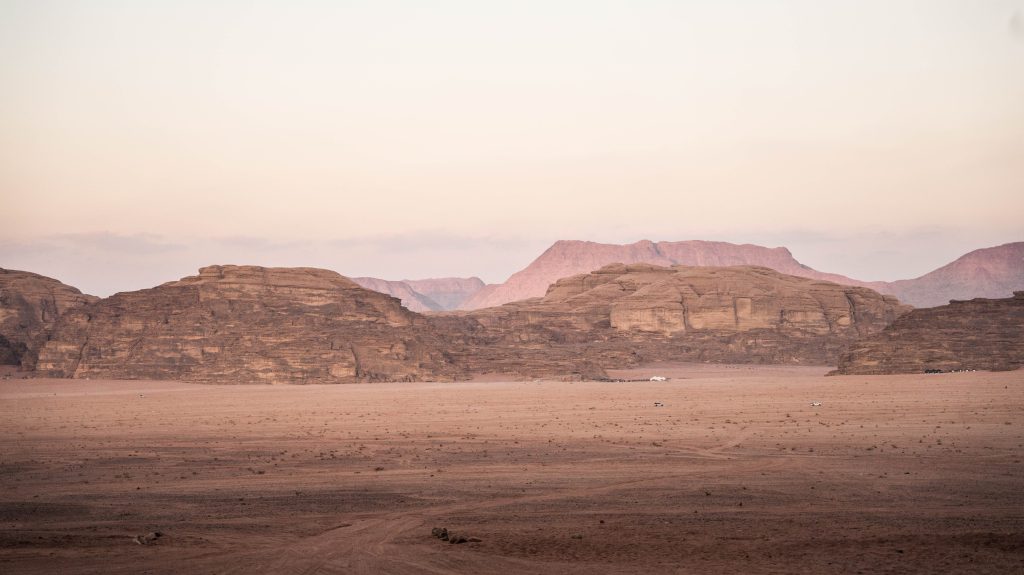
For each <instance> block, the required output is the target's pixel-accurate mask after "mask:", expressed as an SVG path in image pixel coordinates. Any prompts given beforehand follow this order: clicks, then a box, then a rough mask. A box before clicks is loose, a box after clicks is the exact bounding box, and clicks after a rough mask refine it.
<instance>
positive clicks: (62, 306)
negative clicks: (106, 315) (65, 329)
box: [0, 268, 98, 369]
mask: <svg viewBox="0 0 1024 575" xmlns="http://www.w3.org/2000/svg"><path fill="white" fill-rule="evenodd" d="M97 299H98V298H96V297H94V296H90V295H83V294H82V292H80V291H78V290H77V289H75V288H73V287H71V286H69V285H65V284H63V283H61V282H59V281H57V280H55V279H52V278H48V277H45V276H41V275H38V274H34V273H29V272H22V271H16V270H5V269H3V268H0V364H2V365H21V366H22V367H23V368H24V369H33V368H34V367H35V355H36V351H37V350H38V348H39V346H41V345H42V343H43V341H45V339H46V336H47V334H48V333H49V331H50V329H51V328H52V327H53V325H54V323H56V321H57V319H58V318H59V317H60V316H61V315H62V314H63V313H64V312H66V311H68V310H70V309H75V308H77V307H81V306H84V305H86V304H88V303H90V302H93V301H96V300H97Z"/></svg>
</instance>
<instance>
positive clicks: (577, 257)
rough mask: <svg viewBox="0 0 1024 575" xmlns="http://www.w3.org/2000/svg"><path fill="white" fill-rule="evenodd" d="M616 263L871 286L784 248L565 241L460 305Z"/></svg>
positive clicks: (513, 294) (506, 298) (508, 297)
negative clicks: (757, 271) (745, 270)
mask: <svg viewBox="0 0 1024 575" xmlns="http://www.w3.org/2000/svg"><path fill="white" fill-rule="evenodd" d="M613 263H623V264H634V263H647V264H654V265H659V266H672V265H687V266H742V265H749V266H763V267H766V268H770V269H773V270H775V271H778V272H781V273H784V274H789V275H795V276H800V277H807V278H812V279H818V280H825V281H832V282H835V283H839V284H843V285H860V286H865V287H871V284H869V283H867V282H860V281H857V280H854V279H851V278H848V277H845V276H841V275H837V274H828V273H823V272H819V271H816V270H813V269H811V268H809V267H807V266H805V265H803V264H801V263H800V262H798V261H796V259H794V258H793V254H791V253H790V252H789V250H787V249H786V248H766V247H762V246H755V245H751V244H743V245H738V244H731V243H727V242H705V241H683V242H651V241H648V240H644V241H640V242H636V243H634V244H628V245H615V244H599V243H595V242H582V241H574V240H573V241H569V240H562V241H558V242H555V244H554V245H552V246H551V247H550V248H548V249H547V251H545V252H544V253H543V254H541V255H540V257H538V258H537V259H536V260H534V261H533V262H532V263H531V264H530V265H528V266H527V267H526V268H524V269H523V270H521V271H518V272H516V273H514V274H512V276H511V277H509V279H508V281H506V282H505V283H503V284H492V285H488V286H486V287H485V288H484V289H482V290H480V291H479V292H477V293H476V295H474V296H473V297H471V298H469V299H468V300H467V301H466V302H465V303H463V305H462V309H467V310H472V309H480V308H485V307H493V306H496V305H502V304H505V303H508V302H512V301H517V300H521V299H527V298H531V297H539V296H542V295H544V293H545V291H546V290H547V287H548V286H549V285H551V284H552V283H554V282H556V281H558V280H559V279H561V278H564V277H569V276H571V275H576V274H581V273H587V272H590V271H593V270H596V269H599V268H601V267H602V266H606V265H608V264H613Z"/></svg>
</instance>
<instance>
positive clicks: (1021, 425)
mask: <svg viewBox="0 0 1024 575" xmlns="http://www.w3.org/2000/svg"><path fill="white" fill-rule="evenodd" d="M825 371H826V370H825V368H779V367H760V368H751V367H727V366H725V367H708V366H676V367H671V368H670V367H661V368H657V369H647V370H642V371H639V372H631V373H621V374H616V375H619V376H625V377H638V376H650V375H655V374H658V375H668V376H671V377H672V378H673V379H672V380H670V381H668V382H664V383H653V382H634V383H559V382H539V383H535V382H525V383H522V382H521V383H501V382H476V383H458V384H430V383H419V384H376V385H350V386H323V387H235V386H196V385H188V384H182V383H175V382H136V381H132V382H111V381H59V380H58V381H55V380H10V381H2V382H0V416H2V419H0V485H2V492H0V572H4V573H55V572H61V573H94V572H103V573H186V572H187V573H238V574H242V573H246V574H250V573H500V574H503V575H507V574H509V573H651V572H669V573H709V572H735V573H795V572H806V573H857V572H863V573H886V572H890V573H907V572H919V573H949V572H972V573H974V572H977V573H985V572H988V573H1010V572H1022V571H1024V465H1022V463H1021V459H1022V456H1024V447H1022V446H1024V372H1019V371H1018V372H1011V373H996V374H993V373H980V372H979V373H964V374H942V375H929V376H924V375H921V376H889V377H864V376H850V377H828V378H826V377H822V374H823V373H824V372H825ZM812 401H821V402H822V405H821V406H820V407H812V406H811V405H810V404H811V402H812ZM655 402H662V403H664V406H663V407H655V405H654V403H655ZM434 526H440V527H447V528H449V529H450V530H452V531H455V532H458V533H461V534H465V535H467V536H475V537H479V538H480V539H482V541H481V542H479V543H466V544H462V545H449V544H447V543H444V542H441V541H439V540H437V539H434V538H432V537H431V536H430V529H431V527H434ZM151 531H161V532H163V533H164V534H165V535H164V536H163V537H161V538H160V539H159V540H157V541H156V542H155V543H154V544H152V545H145V546H142V545H137V544H135V543H133V542H132V541H131V537H132V536H135V535H139V534H145V533H147V532H151Z"/></svg>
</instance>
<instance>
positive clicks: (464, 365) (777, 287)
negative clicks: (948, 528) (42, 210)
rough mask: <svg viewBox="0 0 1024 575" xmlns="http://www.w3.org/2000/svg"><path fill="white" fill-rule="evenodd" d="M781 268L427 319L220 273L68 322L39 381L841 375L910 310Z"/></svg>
mask: <svg viewBox="0 0 1024 575" xmlns="http://www.w3.org/2000/svg"><path fill="white" fill-rule="evenodd" d="M905 310H906V306H902V305H900V304H899V303H898V302H896V300H895V299H893V298H891V297H884V296H881V295H879V294H877V293H875V292H872V291H871V290H868V289H865V288H856V287H843V286H839V285H836V284H832V283H828V282H820V281H816V280H809V279H804V278H797V277H793V276H786V275H783V274H779V273H778V272H775V271H772V270H769V269H767V268H756V267H731V268H691V267H685V266H675V267H672V268H664V267H659V266H652V265H647V264H636V265H629V266H627V265H622V264H616V265H611V266H607V267H605V268H602V269H601V270H598V271H597V272H594V273H590V274H582V275H578V276H573V277H570V278H566V279H564V280H561V281H559V282H557V283H555V284H554V285H552V286H551V287H550V289H549V290H548V293H547V294H546V295H545V296H544V297H543V298H535V299H532V300H526V301H520V302H515V303H511V304H508V305H505V306H501V307H496V308H488V309H483V310H477V311H474V312H446V313H440V314H434V315H431V316H422V315H419V314H416V313H414V312H411V311H409V310H407V309H406V308H404V307H402V306H401V305H400V304H399V301H398V300H397V299H395V298H393V297H390V296H386V295H383V294H380V293H377V292H374V291H371V290H367V289H363V288H361V287H359V286H358V285H357V284H355V283H354V282H352V281H350V280H348V279H346V278H343V277H342V276H339V275H338V274H336V273H334V272H329V271H326V270H316V269H308V268H260V267H252V266H243V267H237V266H211V267H207V268H203V269H202V270H200V273H199V275H197V276H192V277H187V278H184V279H182V280H179V281H175V282H170V283H166V284H163V285H161V286H158V287H155V288H152V289H148V290H140V291H135V292H125V293H119V294H116V295H114V296H111V297H109V298H106V299H104V300H100V301H96V302H93V303H89V304H87V305H84V306H80V307H77V308H75V309H72V310H70V311H68V312H66V313H65V314H64V315H62V316H61V318H60V319H59V320H58V321H57V322H56V324H55V325H54V327H53V329H52V335H51V336H50V340H49V341H48V342H46V344H45V345H44V346H43V347H42V348H41V350H40V352H39V360H38V366H37V369H38V372H39V374H40V375H45V376H52V377H78V378H82V377H95V378H101V377H104V378H121V379H124V378H127V379H135V378H153V379H179V380H183V381H198V382H218V383H345V382H355V381H405V380H414V379H416V380H450V379H459V378H464V377H467V376H469V375H471V374H482V373H503V374H507V375H510V376H515V377H537V376H549V377H558V378H573V377H581V378H593V377H602V376H603V375H604V374H605V371H604V370H605V369H607V368H611V367H623V366H629V365H635V364H638V363H643V362H650V361H658V360H690V361H722V362H726V361H728V362H741V363H811V364H827V363H832V362H834V361H835V359H836V357H837V356H838V355H839V353H840V352H841V351H843V350H844V349H845V348H846V346H848V345H849V343H850V342H851V341H852V340H853V339H854V338H856V337H858V336H860V335H868V334H871V333H874V332H877V331H878V330H881V329H882V327H884V326H885V325H886V324H887V323H888V322H890V321H892V320H893V319H894V318H895V317H896V316H897V315H899V314H900V313H902V312H904V311H905Z"/></svg>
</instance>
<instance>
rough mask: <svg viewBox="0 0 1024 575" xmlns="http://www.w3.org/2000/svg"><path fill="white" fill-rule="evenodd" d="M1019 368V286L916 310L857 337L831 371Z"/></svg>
mask: <svg viewBox="0 0 1024 575" xmlns="http://www.w3.org/2000/svg"><path fill="white" fill-rule="evenodd" d="M1020 367H1024V291H1019V292H1016V293H1015V294H1014V297H1012V298H1005V299H984V298H977V299H972V300H969V301H953V302H951V303H949V304H948V305H944V306H939V307H933V308H921V309H915V310H913V311H912V312H910V313H908V314H906V315H903V316H901V317H900V318H899V319H897V320H896V321H895V322H893V324H892V325H890V326H889V327H887V328H886V329H885V330H884V331H882V332H881V333H877V334H875V335H873V336H871V337H867V338H865V339H863V340H861V341H858V342H857V343H856V344H854V346H853V347H852V348H851V349H850V351H849V352H848V353H846V354H844V355H843V356H842V357H841V359H840V360H839V368H838V369H837V370H836V371H835V372H833V373H836V374H887V373H921V372H923V371H925V370H929V369H939V370H943V371H950V370H959V369H986V370H1012V369H1018V368H1020Z"/></svg>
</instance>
